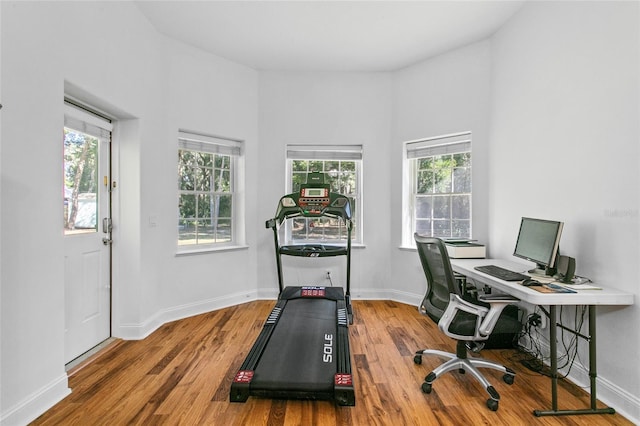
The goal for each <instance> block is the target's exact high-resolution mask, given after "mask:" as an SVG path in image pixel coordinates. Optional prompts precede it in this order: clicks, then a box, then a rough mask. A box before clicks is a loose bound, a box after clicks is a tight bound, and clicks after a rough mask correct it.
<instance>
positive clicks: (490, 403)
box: [487, 398, 498, 411]
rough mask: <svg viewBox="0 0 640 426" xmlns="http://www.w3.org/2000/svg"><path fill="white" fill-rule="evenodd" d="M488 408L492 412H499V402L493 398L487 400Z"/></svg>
mask: <svg viewBox="0 0 640 426" xmlns="http://www.w3.org/2000/svg"><path fill="white" fill-rule="evenodd" d="M487 407H489V410H491V411H498V401H496V400H495V399H491V398H489V399H487Z"/></svg>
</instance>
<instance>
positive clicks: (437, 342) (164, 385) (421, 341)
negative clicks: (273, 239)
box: [33, 301, 632, 426]
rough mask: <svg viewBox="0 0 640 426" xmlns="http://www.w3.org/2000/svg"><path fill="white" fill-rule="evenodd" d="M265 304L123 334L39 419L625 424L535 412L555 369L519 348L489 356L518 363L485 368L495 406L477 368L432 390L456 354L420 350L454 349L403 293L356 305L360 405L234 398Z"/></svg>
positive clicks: (567, 396)
mask: <svg viewBox="0 0 640 426" xmlns="http://www.w3.org/2000/svg"><path fill="white" fill-rule="evenodd" d="M273 305H274V302H273V301H255V302H250V303H245V304H241V305H238V306H233V307H229V308H226V309H221V310H219V311H215V312H210V313H206V314H203V315H198V316H195V317H191V318H186V319H184V320H180V321H175V322H172V323H169V324H165V325H163V326H162V327H160V328H159V329H158V330H157V331H156V332H154V333H152V334H151V335H150V336H148V337H147V338H146V339H144V340H140V341H116V343H115V344H114V346H112V347H110V348H108V350H105V352H104V354H103V355H102V354H100V355H98V356H97V357H95V358H94V359H93V360H92V361H91V362H90V363H88V364H87V365H83V366H81V367H79V368H78V369H76V370H75V371H74V373H73V375H71V376H70V379H69V385H70V387H71V388H72V394H71V395H69V396H68V397H67V398H65V399H64V400H63V401H61V402H60V403H58V404H57V405H56V406H54V407H53V408H51V409H50V410H49V411H47V412H46V413H45V414H43V415H42V416H40V417H39V418H38V419H36V420H35V421H34V422H33V425H83V426H84V425H89V424H90V425H125V424H126V425H129V424H132V425H133V424H140V425H145V426H146V425H189V426H191V425H225V426H231V425H273V426H281V425H283V426H289V425H321V426H325V425H326V426H333V425H382V426H386V425H405V424H406V425H456V426H457V425H460V424H474V425H476V424H487V425H488V424H491V425H498V426H499V425H505V426H507V425H508V426H511V425H521V424H536V425H543V426H546V425H549V426H554V425H582V424H585V423H586V422H587V421H588V424H590V425H596V426H598V425H620V426H627V425H631V424H632V423H631V422H629V421H628V420H626V419H625V418H623V417H622V416H621V415H619V414H615V415H590V416H579V417H558V418H551V417H543V418H536V417H534V416H533V414H532V411H533V410H534V409H548V407H549V406H550V382H549V379H548V378H547V377H544V376H542V375H540V374H538V373H533V372H531V371H530V370H527V369H526V368H525V367H523V366H522V365H521V364H520V362H519V355H518V354H517V353H516V351H514V350H484V351H482V353H481V355H482V356H483V357H485V358H488V359H493V360H496V361H499V362H501V363H504V364H505V365H507V366H509V367H510V368H512V369H513V370H515V371H516V373H517V377H516V381H515V383H514V384H513V385H511V386H509V385H507V384H506V383H504V382H503V381H502V375H501V374H500V373H499V372H497V371H495V372H494V371H490V370H483V372H484V373H485V374H486V377H487V378H488V379H489V381H491V383H492V384H493V386H494V387H495V388H496V389H497V390H498V392H499V393H500V395H501V400H500V407H499V410H498V411H497V412H492V411H490V410H489V409H488V408H487V407H486V400H487V398H488V395H487V393H486V392H485V390H484V389H482V386H481V385H479V384H478V383H477V382H476V381H475V379H474V378H473V377H472V376H471V375H469V374H459V373H457V372H452V373H448V374H446V375H444V376H442V377H440V378H438V380H437V381H436V382H435V383H434V385H433V391H432V392H431V393H430V394H424V393H423V392H422V390H421V384H422V382H423V380H424V377H425V376H426V375H427V374H428V373H429V372H430V371H431V370H432V369H434V368H435V367H437V366H438V365H439V364H441V363H442V362H443V361H444V360H443V359H441V358H440V357H437V356H428V355H425V356H424V357H423V362H422V364H421V365H416V364H415V363H414V362H413V357H414V353H415V351H416V350H419V349H420V350H421V349H425V348H430V349H439V350H445V351H454V350H455V342H454V341H453V340H451V339H449V338H448V337H446V336H444V335H443V334H441V333H440V332H439V330H438V328H437V325H436V324H434V323H433V322H432V321H431V320H429V319H428V318H426V317H423V316H422V315H420V314H419V313H418V311H417V309H416V307H415V306H409V305H406V304H402V303H397V302H393V301H354V302H353V305H354V312H355V318H354V324H353V325H351V326H350V327H349V334H350V347H351V359H352V365H353V375H354V386H355V396H356V405H355V406H354V407H340V406H336V405H335V404H334V403H333V402H331V401H304V400H303V401H296V400H277V399H276V400H271V399H264V398H255V397H250V398H249V400H248V401H247V402H246V403H231V402H229V391H230V387H231V382H232V380H233V377H234V375H235V373H236V372H237V370H238V369H239V367H240V365H241V364H242V362H243V360H244V358H245V356H246V354H247V353H248V351H249V350H250V349H251V346H252V345H253V342H254V341H255V339H256V338H257V336H258V334H259V333H260V330H261V329H262V326H263V324H264V321H265V319H266V317H267V316H268V314H269V313H270V312H271V309H272V308H273ZM558 392H559V401H560V406H561V407H560V408H583V407H585V406H587V405H588V404H589V396H588V394H587V393H586V392H585V391H584V390H582V389H580V388H579V387H577V386H575V385H573V384H572V383H570V382H568V381H566V380H561V381H560V386H559V390H558Z"/></svg>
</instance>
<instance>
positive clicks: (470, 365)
mask: <svg viewBox="0 0 640 426" xmlns="http://www.w3.org/2000/svg"><path fill="white" fill-rule="evenodd" d="M456 351H457V353H455V354H454V353H450V352H444V351H439V350H436V349H424V350H421V351H417V352H416V355H415V357H414V359H413V361H414V362H415V363H416V364H421V363H422V355H437V356H440V357H443V358H449V360H448V361H447V362H445V363H444V364H441V365H440V366H438V367H437V368H436V369H435V370H433V371H432V372H430V373H429V374H428V375H427V377H425V379H424V383H423V384H422V391H423V392H425V393H431V386H432V384H433V382H434V381H435V380H436V379H437V378H438V377H440V376H442V375H443V374H445V373H447V372H449V371H452V370H458V371H460V372H461V373H464V372H467V371H468V372H469V373H471V374H472V375H473V377H475V379H476V380H477V381H478V382H480V383H481V384H482V386H483V387H484V389H485V390H486V391H487V393H488V394H489V399H488V400H487V407H489V409H491V410H492V411H496V410H497V409H498V402H499V401H500V394H499V393H498V391H496V389H495V388H494V387H493V386H492V385H491V383H489V381H488V380H487V379H486V378H485V377H484V375H483V374H482V373H481V372H480V371H479V370H478V368H491V369H493V370H498V371H501V372H502V373H504V375H503V376H502V380H504V382H505V383H507V384H509V385H511V384H513V382H514V380H515V375H516V373H515V371H513V370H511V369H510V368H508V367H505V366H504V365H502V364H499V363H497V362H493V361H489V360H486V359H482V358H469V357H467V347H466V343H465V342H464V341H458V344H457V346H456Z"/></svg>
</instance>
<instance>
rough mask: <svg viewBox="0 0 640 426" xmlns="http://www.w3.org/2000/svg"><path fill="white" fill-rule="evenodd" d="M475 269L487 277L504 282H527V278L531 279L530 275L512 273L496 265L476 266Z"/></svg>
mask: <svg viewBox="0 0 640 426" xmlns="http://www.w3.org/2000/svg"><path fill="white" fill-rule="evenodd" d="M474 269H475V270H476V271H480V272H484V273H485V274H487V275H491V276H492V277H496V278H500V279H501V280H504V281H522V280H526V279H527V278H531V277H529V276H528V275H524V274H521V273H519V272H514V271H510V270H508V269H504V268H501V267H500V266H496V265H483V266H476V267H475V268H474Z"/></svg>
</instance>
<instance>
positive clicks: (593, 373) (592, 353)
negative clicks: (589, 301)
mask: <svg viewBox="0 0 640 426" xmlns="http://www.w3.org/2000/svg"><path fill="white" fill-rule="evenodd" d="M556 322H557V317H556V306H550V307H549V340H550V342H549V350H550V351H551V354H550V355H551V410H549V411H542V410H533V414H534V415H535V416H536V417H540V416H568V415H575V414H615V412H616V410H615V409H613V408H610V407H606V408H596V403H597V396H596V379H597V377H598V372H597V359H596V307H595V305H589V338H588V340H589V380H590V386H591V404H590V407H589V408H587V409H582V410H558V341H557V337H558V327H557V324H556Z"/></svg>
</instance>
